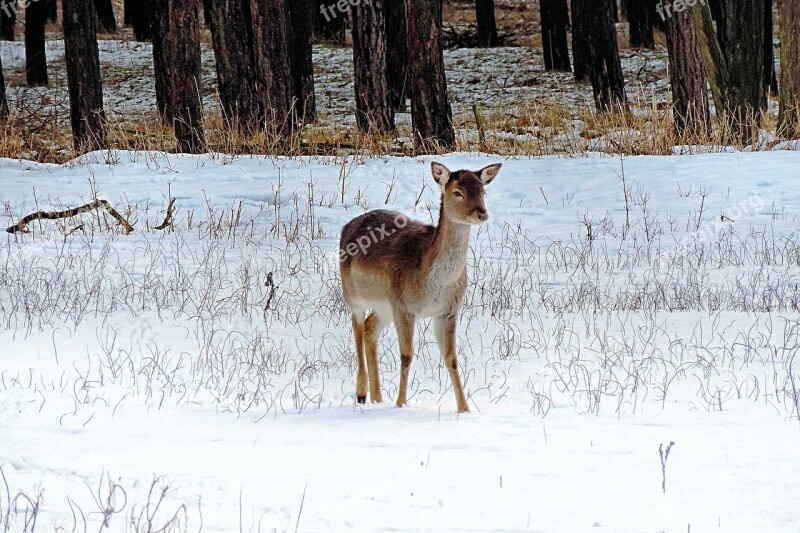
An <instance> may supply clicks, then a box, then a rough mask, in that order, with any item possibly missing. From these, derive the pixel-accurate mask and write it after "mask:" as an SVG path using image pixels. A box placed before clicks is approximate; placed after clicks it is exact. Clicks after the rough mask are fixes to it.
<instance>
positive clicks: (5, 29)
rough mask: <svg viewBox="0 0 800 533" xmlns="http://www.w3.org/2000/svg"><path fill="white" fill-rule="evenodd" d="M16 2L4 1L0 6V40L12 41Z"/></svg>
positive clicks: (13, 0) (15, 23) (15, 20)
mask: <svg viewBox="0 0 800 533" xmlns="http://www.w3.org/2000/svg"><path fill="white" fill-rule="evenodd" d="M18 5H19V4H17V0H6V1H5V2H3V3H2V6H0V40H2V41H13V40H14V28H15V27H16V25H17V10H18V9H19V8H18Z"/></svg>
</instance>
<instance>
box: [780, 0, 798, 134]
mask: <svg viewBox="0 0 800 533" xmlns="http://www.w3.org/2000/svg"><path fill="white" fill-rule="evenodd" d="M798 28H800V0H781V2H780V37H781V84H780V89H781V90H780V111H779V113H778V131H779V132H780V133H781V134H782V135H785V136H786V137H788V138H794V139H796V138H800V37H798V34H797V29H798Z"/></svg>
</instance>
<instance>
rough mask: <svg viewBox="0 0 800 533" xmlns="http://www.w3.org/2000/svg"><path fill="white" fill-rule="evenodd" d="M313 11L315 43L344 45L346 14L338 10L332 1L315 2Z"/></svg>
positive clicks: (317, 0) (321, 0) (319, 0)
mask: <svg viewBox="0 0 800 533" xmlns="http://www.w3.org/2000/svg"><path fill="white" fill-rule="evenodd" d="M314 9H315V11H314V17H315V20H314V38H315V39H316V40H317V42H323V43H332V44H344V43H345V26H346V21H347V12H346V11H341V10H339V8H338V7H336V2H334V1H333V0H316V1H315V4H314Z"/></svg>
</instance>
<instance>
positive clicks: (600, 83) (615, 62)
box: [585, 0, 626, 112]
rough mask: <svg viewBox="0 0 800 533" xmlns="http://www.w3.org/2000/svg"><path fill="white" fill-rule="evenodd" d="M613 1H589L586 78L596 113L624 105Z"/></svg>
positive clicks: (587, 6) (623, 89) (623, 84)
mask: <svg viewBox="0 0 800 533" xmlns="http://www.w3.org/2000/svg"><path fill="white" fill-rule="evenodd" d="M611 1H612V0H589V1H588V2H587V3H586V5H585V9H586V19H585V21H587V22H588V21H592V30H591V31H590V33H589V38H588V63H589V78H590V80H591V82H592V92H593V93H594V103H595V107H597V110H598V111H603V112H606V111H614V110H618V109H619V108H620V107H621V106H623V105H624V104H625V100H626V98H625V79H624V78H623V76H622V64H621V62H620V58H619V51H618V49H617V30H616V28H615V26H614V20H613V19H612V12H611V6H610V3H611Z"/></svg>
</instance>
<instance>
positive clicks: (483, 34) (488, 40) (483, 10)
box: [439, 0, 498, 46]
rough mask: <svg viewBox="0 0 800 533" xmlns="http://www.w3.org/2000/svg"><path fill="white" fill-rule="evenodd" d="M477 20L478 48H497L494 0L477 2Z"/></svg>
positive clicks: (479, 0) (476, 0)
mask: <svg viewBox="0 0 800 533" xmlns="http://www.w3.org/2000/svg"><path fill="white" fill-rule="evenodd" d="M439 8H440V9H441V5H440V7H439ZM475 18H476V20H477V22H478V46H497V42H498V39H497V21H496V20H495V17H494V0H475Z"/></svg>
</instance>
